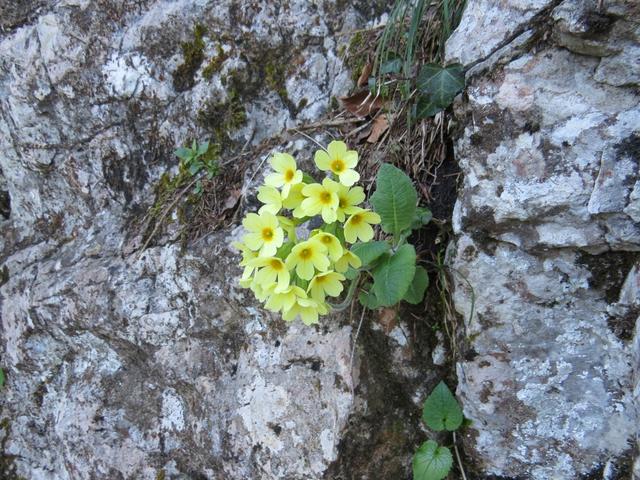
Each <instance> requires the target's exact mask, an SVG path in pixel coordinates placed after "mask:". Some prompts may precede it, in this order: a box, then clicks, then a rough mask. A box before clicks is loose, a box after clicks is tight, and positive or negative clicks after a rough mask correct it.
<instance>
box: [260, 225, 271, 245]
mask: <svg viewBox="0 0 640 480" xmlns="http://www.w3.org/2000/svg"><path fill="white" fill-rule="evenodd" d="M272 238H273V229H272V228H271V227H266V228H263V229H262V240H264V241H265V242H269V241H271V239H272Z"/></svg>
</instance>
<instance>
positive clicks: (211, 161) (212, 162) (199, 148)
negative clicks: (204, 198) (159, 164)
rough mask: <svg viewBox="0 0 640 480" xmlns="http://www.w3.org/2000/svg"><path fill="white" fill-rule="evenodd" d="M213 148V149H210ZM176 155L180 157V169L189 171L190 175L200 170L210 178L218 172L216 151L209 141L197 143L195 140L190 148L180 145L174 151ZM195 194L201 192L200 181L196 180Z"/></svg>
mask: <svg viewBox="0 0 640 480" xmlns="http://www.w3.org/2000/svg"><path fill="white" fill-rule="evenodd" d="M212 150H214V151H212ZM175 155H176V157H178V158H179V159H180V170H181V171H182V170H185V171H187V172H189V174H190V175H191V176H192V177H195V176H197V175H198V174H200V172H205V173H206V177H207V178H208V179H209V180H211V179H212V178H213V177H214V176H216V175H217V174H218V160H217V156H218V155H217V152H216V151H215V148H214V146H213V145H209V142H204V143H201V144H198V143H197V142H196V141H195V140H194V141H193V142H192V144H191V148H187V147H181V148H178V149H177V150H176V151H175ZM194 193H195V194H196V195H200V194H202V182H201V181H200V180H198V181H197V182H196V186H195V188H194Z"/></svg>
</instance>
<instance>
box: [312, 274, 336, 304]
mask: <svg viewBox="0 0 640 480" xmlns="http://www.w3.org/2000/svg"><path fill="white" fill-rule="evenodd" d="M344 280H345V278H344V275H342V274H340V273H336V272H331V271H329V272H326V273H319V274H318V275H316V276H315V277H313V280H311V282H310V283H309V288H307V292H311V298H313V299H314V300H315V301H316V302H324V297H325V295H329V296H330V297H337V296H339V295H340V293H341V292H342V290H343V289H344V286H343V285H342V282H343V281H344Z"/></svg>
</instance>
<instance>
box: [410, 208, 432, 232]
mask: <svg viewBox="0 0 640 480" xmlns="http://www.w3.org/2000/svg"><path fill="white" fill-rule="evenodd" d="M432 218H433V214H432V213H431V210H429V209H428V208H424V207H418V208H416V215H415V217H414V218H413V223H412V224H411V228H412V229H413V230H417V229H418V228H420V227H422V226H423V225H426V224H427V223H429V222H430V221H431V219H432Z"/></svg>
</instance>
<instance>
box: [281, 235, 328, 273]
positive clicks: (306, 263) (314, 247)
mask: <svg viewBox="0 0 640 480" xmlns="http://www.w3.org/2000/svg"><path fill="white" fill-rule="evenodd" d="M326 253H327V247H325V246H324V245H323V244H322V243H320V242H318V241H317V240H314V239H310V240H306V241H304V242H300V243H299V244H297V245H296V246H295V247H293V248H292V249H291V253H290V254H289V256H288V257H287V260H286V261H285V263H286V265H287V268H288V269H289V270H293V268H294V267H295V269H296V274H297V275H298V277H300V278H302V279H303V280H311V279H312V278H313V273H314V267H315V268H316V269H317V270H319V271H321V272H324V271H326V270H327V269H328V268H329V259H328V258H327V255H326Z"/></svg>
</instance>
